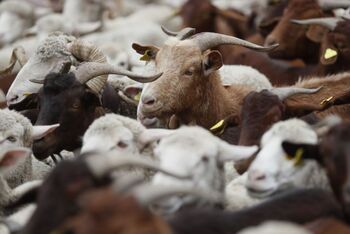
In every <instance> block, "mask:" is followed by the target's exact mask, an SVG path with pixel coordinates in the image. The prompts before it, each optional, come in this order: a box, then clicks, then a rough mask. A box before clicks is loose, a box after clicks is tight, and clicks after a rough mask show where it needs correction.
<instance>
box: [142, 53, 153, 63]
mask: <svg viewBox="0 0 350 234" xmlns="http://www.w3.org/2000/svg"><path fill="white" fill-rule="evenodd" d="M150 54H151V51H150V50H146V51H145V53H144V54H143V55H142V57H141V58H140V60H141V61H146V62H148V61H151V55H150Z"/></svg>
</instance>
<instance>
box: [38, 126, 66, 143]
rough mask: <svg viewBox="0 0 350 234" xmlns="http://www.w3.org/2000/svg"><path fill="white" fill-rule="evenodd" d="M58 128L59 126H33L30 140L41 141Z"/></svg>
mask: <svg viewBox="0 0 350 234" xmlns="http://www.w3.org/2000/svg"><path fill="white" fill-rule="evenodd" d="M59 126H60V124H53V125H42V126H33V133H32V138H33V140H38V139H41V138H43V137H44V136H46V135H47V134H49V133H51V132H53V131H54V130H55V129H56V128H58V127H59Z"/></svg>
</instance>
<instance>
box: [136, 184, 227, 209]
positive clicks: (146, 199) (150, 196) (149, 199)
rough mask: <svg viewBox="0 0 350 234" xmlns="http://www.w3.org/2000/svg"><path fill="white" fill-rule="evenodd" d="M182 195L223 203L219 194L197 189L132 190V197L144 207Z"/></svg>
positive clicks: (153, 188)
mask: <svg viewBox="0 0 350 234" xmlns="http://www.w3.org/2000/svg"><path fill="white" fill-rule="evenodd" d="M184 194H185V195H192V196H196V197H198V198H201V199H204V200H207V201H211V202H223V201H224V197H223V196H222V195H221V194H219V193H217V192H215V191H206V190H202V189H199V188H184V187H174V186H157V185H144V186H140V187H136V188H135V189H133V195H134V196H135V197H136V198H137V200H138V201H139V202H140V203H141V204H142V205H145V206H146V205H150V204H152V203H154V202H156V201H159V200H163V199H166V198H168V197H172V196H176V195H184Z"/></svg>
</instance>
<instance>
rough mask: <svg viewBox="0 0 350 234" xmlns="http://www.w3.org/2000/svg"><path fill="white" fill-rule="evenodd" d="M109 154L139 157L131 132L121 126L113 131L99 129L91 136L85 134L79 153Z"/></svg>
mask: <svg viewBox="0 0 350 234" xmlns="http://www.w3.org/2000/svg"><path fill="white" fill-rule="evenodd" d="M92 151H96V152H110V151H113V152H115V153H116V155H135V156H139V151H138V148H137V145H136V140H135V139H134V136H133V134H132V132H131V131H130V130H129V129H128V128H126V127H123V126H120V127H117V128H113V129H107V128H106V129H100V131H99V132H98V133H97V132H94V133H93V134H91V135H90V134H85V135H84V138H83V147H82V148H81V153H86V152H92Z"/></svg>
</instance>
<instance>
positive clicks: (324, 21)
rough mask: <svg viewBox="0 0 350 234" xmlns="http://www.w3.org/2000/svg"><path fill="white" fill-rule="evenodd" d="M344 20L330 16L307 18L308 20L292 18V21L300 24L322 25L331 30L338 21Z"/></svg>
mask: <svg viewBox="0 0 350 234" xmlns="http://www.w3.org/2000/svg"><path fill="white" fill-rule="evenodd" d="M340 21H343V19H339V18H335V17H329V18H314V19H306V20H294V19H292V20H290V22H292V23H294V24H299V25H320V26H323V27H325V28H327V29H329V30H331V31H333V30H334V29H335V28H336V27H337V24H338V22H340Z"/></svg>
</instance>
